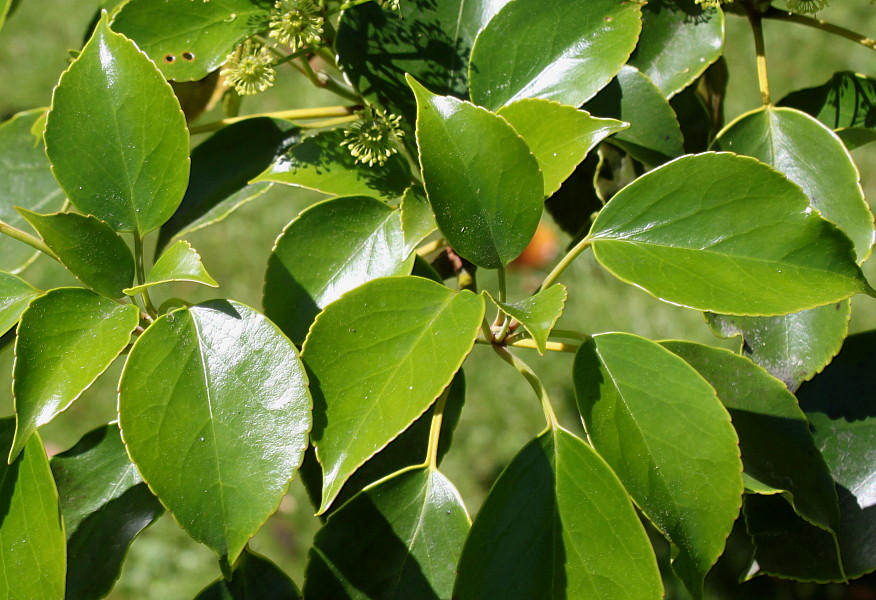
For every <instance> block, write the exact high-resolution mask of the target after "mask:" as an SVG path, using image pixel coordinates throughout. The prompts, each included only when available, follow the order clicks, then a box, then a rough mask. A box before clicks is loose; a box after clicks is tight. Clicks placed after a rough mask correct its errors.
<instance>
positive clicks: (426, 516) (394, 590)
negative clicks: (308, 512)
mask: <svg viewBox="0 0 876 600" xmlns="http://www.w3.org/2000/svg"><path fill="white" fill-rule="evenodd" d="M469 526H470V521H469V517H468V513H467V512H466V510H465V505H464V504H463V502H462V498H461V497H460V496H459V492H457V491H456V488H454V487H453V484H452V483H450V481H449V480H448V479H447V478H446V477H444V475H442V474H441V473H440V472H438V471H433V470H432V469H430V468H428V467H420V468H412V469H408V470H405V471H402V472H400V473H396V474H395V475H392V476H390V477H388V478H386V479H384V480H382V481H380V482H378V483H376V484H375V485H373V486H371V487H368V488H366V489H365V490H364V491H362V492H359V493H358V494H357V495H356V496H354V497H353V498H352V499H351V500H350V501H349V502H347V503H346V504H344V505H343V506H342V507H341V508H339V509H338V510H337V511H335V512H334V513H333V514H332V515H331V516H330V517H329V519H328V521H327V522H326V523H325V525H323V527H322V529H320V530H319V532H318V533H317V534H316V537H315V538H314V540H313V546H312V547H311V549H310V560H309V562H308V564H307V571H306V573H305V576H304V579H305V585H304V593H305V595H307V596H308V597H310V598H336V599H341V598H349V599H351V600H352V599H361V600H367V599H370V598H386V599H390V598H397V599H399V600H401V599H408V598H449V597H450V594H451V592H452V591H453V580H454V577H455V575H456V562H457V560H458V559H459V554H460V552H461V550H462V544H463V542H464V541H465V536H466V534H467V533H468V530H469Z"/></svg>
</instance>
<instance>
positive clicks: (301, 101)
mask: <svg viewBox="0 0 876 600" xmlns="http://www.w3.org/2000/svg"><path fill="white" fill-rule="evenodd" d="M98 4H99V2H98V0H91V1H85V0H82V1H76V2H73V1H71V0H43V1H42V2H36V1H34V0H24V1H23V2H22V5H21V7H20V8H19V10H18V11H17V12H16V13H15V14H14V15H13V16H12V17H11V18H10V19H9V21H8V22H7V24H6V26H5V28H4V29H3V31H2V32H0V82H2V83H0V85H2V88H0V89H2V90H3V92H2V94H0V116H2V118H6V117H8V116H10V115H11V114H14V113H15V112H18V111H21V110H25V109H29V108H34V107H39V106H48V105H49V103H50V101H51V90H52V87H53V86H54V84H55V83H56V81H57V79H58V77H59V76H60V73H61V72H62V71H63V69H64V68H65V67H66V65H67V59H68V53H67V50H68V49H78V48H80V46H81V44H82V41H83V40H82V37H83V34H84V31H85V30H86V27H87V25H88V23H89V22H90V21H91V19H92V18H93V16H94V13H95V10H96V7H97V5H98ZM874 10H876V8H874V7H873V6H872V5H871V3H870V2H869V1H868V0H834V6H832V7H830V8H828V9H827V10H825V11H823V13H822V14H820V15H819V16H820V17H821V18H825V19H828V20H832V21H835V22H837V23H839V24H842V25H845V26H847V27H850V28H852V29H856V30H862V33H865V34H872V33H874V32H873V26H874V25H876V19H874V17H873V15H874ZM727 21H728V22H727V51H726V56H727V59H728V62H729V68H730V73H731V78H730V84H729V95H728V98H727V106H726V109H727V110H726V117H727V120H728V122H729V121H730V120H732V119H733V118H735V117H736V116H738V115H739V114H741V113H742V112H745V111H748V110H752V109H755V108H757V107H759V105H760V97H759V93H758V89H757V81H756V76H755V71H754V50H753V41H752V38H751V32H750V30H749V29H748V25H747V23H746V22H745V21H744V20H743V19H740V18H738V17H736V16H734V15H728V18H727ZM765 34H766V37H767V52H768V60H769V66H770V80H771V85H772V90H773V97H774V99H776V100H777V99H779V98H782V97H783V96H784V95H785V94H786V93H787V92H789V91H791V90H794V89H799V88H802V87H811V86H814V85H820V84H821V83H823V82H825V81H826V80H827V79H828V78H829V77H830V75H831V74H832V73H833V72H834V71H838V70H853V71H857V72H861V73H864V74H867V75H871V76H874V75H876V73H874V72H873V70H872V68H873V67H872V65H873V57H874V55H873V53H872V51H869V50H867V49H865V48H862V47H859V46H856V45H855V44H853V43H851V42H848V41H845V40H842V39H839V38H834V37H831V36H829V35H827V34H825V33H822V32H819V31H815V30H812V29H806V28H803V27H801V26H798V25H793V24H785V23H774V22H767V23H765ZM337 103H338V102H337V100H336V99H335V98H334V97H333V96H328V95H324V94H323V93H321V92H319V91H316V90H313V89H312V88H311V87H310V86H309V84H308V83H307V82H306V81H305V80H304V79H303V78H302V77H300V76H299V75H298V74H297V72H295V71H293V70H291V69H289V70H288V72H287V73H286V74H285V75H284V76H282V77H280V78H279V83H278V85H277V86H276V87H275V88H273V89H272V90H270V91H269V92H268V93H266V94H264V95H262V96H261V97H258V98H257V99H255V100H247V101H246V103H245V105H244V107H243V109H244V113H255V112H263V111H270V110H280V109H285V108H294V107H303V106H319V105H323V104H337ZM215 118H219V117H218V116H217V115H215V114H213V115H206V116H204V117H202V119H201V121H202V122H203V121H209V120H213V119H215ZM203 139H204V138H203V137H200V138H195V139H194V140H193V143H195V144H197V143H199V142H200V141H202V140H203ZM854 157H855V159H856V161H857V163H858V165H859V168H860V170H861V171H862V182H863V185H864V188H865V192H866V194H867V197H868V198H870V199H872V198H876V168H874V167H876V144H872V145H871V146H870V147H865V148H862V149H860V150H857V151H856V152H855V154H854ZM321 197H322V196H321V195H320V194H316V193H312V192H307V191H302V190H297V189H295V188H289V187H280V186H277V187H276V188H274V189H273V190H272V191H271V192H269V193H268V194H266V195H265V196H262V197H261V198H259V199H257V200H256V201H254V202H252V203H251V204H248V205H247V206H245V207H244V208H242V209H241V210H239V211H238V212H237V213H235V214H234V215H232V216H231V217H230V218H229V219H228V220H226V221H224V222H222V223H219V224H217V225H215V226H213V227H210V228H207V229H204V230H200V231H197V232H195V233H193V234H191V235H189V236H187V239H188V240H189V241H190V242H191V243H192V244H193V245H194V247H195V248H197V249H198V250H199V251H200V253H201V255H202V257H203V259H204V262H205V264H206V266H207V268H208V270H209V271H210V272H211V274H212V275H213V276H214V277H215V278H216V280H217V281H219V282H220V284H221V287H220V288H219V290H207V289H206V288H196V287H194V286H186V285H179V286H177V287H176V288H173V289H171V290H170V291H169V292H168V293H166V294H165V296H167V297H170V296H179V297H184V298H187V299H190V300H202V299H206V298H209V297H215V296H222V297H229V298H234V299H236V300H239V301H242V302H244V303H247V304H250V305H252V306H254V307H260V306H261V290H262V277H263V274H264V269H265V266H266V264H267V257H268V255H269V253H270V250H271V247H272V245H273V242H274V239H275V238H276V236H277V235H278V234H279V233H280V231H281V230H282V228H283V227H284V226H285V225H286V223H288V222H289V221H290V220H291V219H292V218H294V217H295V216H296V215H297V214H298V212H299V211H300V210H301V209H302V208H304V207H306V206H308V205H309V204H311V203H312V202H314V201H316V200H318V199H320V198H321ZM567 241H568V240H567V239H565V238H563V237H562V236H561V237H560V244H561V245H564V244H565V243H566V242H567ZM153 243H154V242H153ZM874 265H876V261H870V265H869V266H867V268H866V270H867V271H868V275H869V277H870V279H871V281H873V280H874V275H876V273H874V271H876V267H874ZM543 276H544V273H541V272H539V271H538V270H532V269H518V270H516V271H514V272H513V273H512V276H511V277H510V281H511V285H512V290H511V292H510V297H511V298H514V297H515V296H516V297H521V296H522V295H523V294H528V293H530V292H531V291H532V289H534V288H535V287H536V286H537V285H538V283H539V282H540V281H541V279H542V278H543ZM26 277H28V278H29V279H30V280H32V281H33V282H34V283H35V284H37V285H40V286H43V287H52V286H58V285H67V284H73V285H75V280H73V279H72V277H70V276H69V275H67V274H66V273H65V272H64V271H63V270H62V269H60V268H59V267H58V266H57V265H55V264H54V263H51V262H50V261H38V262H37V263H36V264H35V265H34V266H33V267H31V268H30V269H29V270H28V272H27V273H26ZM562 281H563V282H564V283H565V284H566V285H568V286H569V288H570V290H569V291H570V294H569V295H570V302H569V303H568V304H567V307H566V312H565V314H564V316H563V318H562V320H561V322H560V325H559V327H562V328H565V329H577V330H579V331H584V332H588V333H596V332H603V331H627V332H631V333H636V334H639V335H643V336H646V337H649V338H652V339H664V338H681V339H687V340H693V341H699V342H704V343H711V344H716V345H724V346H728V345H729V344H730V342H727V341H722V340H717V339H716V338H715V337H714V336H712V335H711V334H710V333H709V330H708V328H707V327H706V326H705V324H704V322H703V319H702V317H701V315H700V314H699V313H697V312H695V311H691V310H687V309H683V308H679V307H675V306H670V305H667V304H663V303H661V302H659V301H657V300H654V299H653V298H652V297H651V296H649V295H648V294H646V293H645V292H642V291H641V290H639V289H637V288H633V287H631V286H627V285H625V284H622V283H620V282H619V281H617V280H615V279H614V278H613V277H611V276H610V275H609V274H608V273H607V272H606V271H604V270H602V269H601V268H600V267H598V266H597V265H596V264H595V261H594V260H593V259H592V256H590V255H589V254H587V255H585V256H582V257H581V258H579V259H578V260H577V262H576V263H575V264H574V265H573V266H572V268H571V269H570V270H569V271H567V273H566V274H565V276H564V277H563V279H562ZM480 283H481V285H482V286H483V287H488V288H489V287H491V286H493V284H494V280H493V278H492V276H491V274H490V273H481V280H480ZM161 300H162V298H159V299H158V302H160V301H161ZM872 328H876V307H874V305H873V303H872V301H868V299H866V298H859V299H856V300H855V301H854V311H853V317H852V330H853V331H859V330H863V329H872ZM525 358H526V360H528V361H529V362H530V364H532V365H533V367H534V368H535V369H536V371H537V372H538V373H539V374H540V375H541V376H542V377H543V379H544V381H545V383H546V385H547V386H548V389H549V391H550V393H551V396H552V398H553V399H554V403H555V404H556V405H557V406H558V409H559V410H560V413H561V419H562V420H563V421H564V423H565V425H566V426H567V427H569V428H570V429H573V430H577V431H580V425H579V424H578V422H577V420H576V419H575V418H574V417H573V413H574V398H573V394H572V390H571V387H570V378H569V372H570V369H571V360H572V355H567V354H561V355H551V356H547V357H543V358H540V357H538V356H537V355H536V354H535V353H534V352H533V353H527V355H526V356H525ZM11 363H12V351H11V348H6V349H5V350H3V351H2V352H0V374H2V375H0V382H5V383H0V415H9V414H12V402H11V392H10V385H9V375H8V374H9V373H10V368H11ZM120 370H121V365H120V364H118V363H117V364H114V365H113V366H112V367H111V368H110V369H109V371H108V372H107V373H106V374H105V375H104V376H103V377H102V378H101V379H100V380H99V381H98V382H97V383H96V384H95V385H94V386H93V387H92V388H91V389H90V390H88V391H87V392H86V393H85V394H84V395H83V397H82V398H81V399H80V400H78V401H77V403H76V404H75V405H74V406H73V407H72V408H71V409H70V410H68V411H67V412H66V413H65V414H64V415H62V416H61V417H59V418H57V419H56V420H55V422H54V423H52V424H50V425H49V426H47V427H45V428H43V429H42V434H43V439H44V441H45V442H46V444H47V446H48V447H49V448H50V449H51V450H52V451H54V452H57V451H61V450H64V449H66V448H68V447H70V446H71V445H73V443H74V442H75V441H76V440H77V439H79V437H81V436H82V435H83V434H84V433H85V432H87V431H89V430H90V429H92V428H94V427H96V426H99V425H101V424H103V423H106V422H107V421H110V420H113V419H114V418H115V402H116V400H115V382H116V381H118V376H119V373H120ZM466 374H467V376H468V377H467V378H468V399H467V403H466V408H465V410H464V411H463V415H462V420H461V422H460V425H459V428H458V430H457V434H456V435H455V438H454V450H453V451H452V452H450V453H449V454H448V456H447V458H446V460H445V462H444V465H443V468H442V470H443V471H444V472H445V473H446V474H447V475H448V477H449V478H450V479H451V480H452V481H454V483H455V484H456V485H457V487H458V488H459V490H460V492H461V494H462V496H463V498H465V499H466V502H467V504H468V507H469V510H470V511H471V513H472V514H473V515H474V514H475V513H476V512H477V508H478V507H479V506H480V504H481V502H482V500H483V498H484V496H485V494H486V492H487V490H488V489H489V486H490V484H491V483H492V481H493V480H494V479H495V477H496V476H497V475H498V473H499V472H500V471H501V469H502V467H503V466H504V465H505V464H507V462H508V461H509V460H510V459H511V458H512V457H513V456H514V454H515V453H516V452H517V451H518V450H519V449H520V448H521V447H522V446H523V445H524V444H525V443H526V442H527V441H528V440H529V439H531V438H532V437H533V436H534V435H535V434H537V433H538V432H539V431H540V430H541V429H542V427H543V425H542V422H543V418H542V415H541V410H540V408H539V406H538V403H537V402H536V401H535V398H534V397H533V395H532V393H531V391H530V390H529V388H528V386H527V385H526V384H525V382H524V381H523V380H522V379H520V378H519V377H518V376H517V375H516V374H515V372H514V371H513V370H512V369H511V368H510V367H508V366H506V365H505V364H504V363H502V362H501V361H499V360H498V359H497V358H496V357H494V356H492V353H491V352H490V351H489V349H485V348H483V347H478V348H476V349H475V350H474V352H473V353H472V355H471V357H470V359H469V360H468V362H467V363H466ZM312 512H313V511H312V509H311V507H310V505H309V503H308V501H307V499H306V496H305V494H304V492H303V489H302V488H301V486H300V484H299V483H298V482H297V481H296V482H294V483H293V485H292V488H291V491H290V494H289V495H288V496H287V498H286V499H285V500H284V502H283V504H282V505H281V507H280V511H279V512H278V513H277V514H276V515H274V516H273V517H271V519H270V520H269V521H268V523H267V525H266V526H265V527H264V528H263V529H262V531H261V532H260V533H259V534H258V535H257V536H256V538H255V539H254V540H253V542H252V547H253V548H254V549H255V550H256V551H257V552H261V553H263V554H266V555H267V556H268V557H270V558H271V559H272V560H274V561H275V562H277V563H278V564H279V565H280V566H281V567H283V568H284V569H285V570H286V571H287V572H288V573H290V575H291V576H292V577H293V578H294V579H295V580H296V582H298V583H299V584H301V582H302V574H303V570H304V566H305V563H306V552H307V548H308V547H309V545H310V539H311V537H312V536H313V534H314V532H315V531H316V529H317V528H318V521H317V520H316V519H315V518H314V517H313V516H312ZM657 545H658V549H659V551H660V554H661V560H662V565H661V566H662V567H666V565H667V563H668V549H667V547H666V544H665V543H661V542H660V541H657ZM742 552H743V551H742V550H739V551H734V552H732V553H728V556H727V558H726V560H725V562H726V563H727V566H726V568H723V569H720V568H719V569H716V570H715V572H714V574H713V575H711V576H710V578H709V583H710V590H711V591H710V592H709V597H710V598H716V599H748V598H751V599H755V598H774V599H776V600H783V599H788V600H790V599H792V598H799V599H801V600H802V599H813V600H814V599H816V598H823V599H839V598H844V597H847V596H846V595H845V594H846V591H845V588H844V587H843V586H830V587H823V588H819V587H817V586H814V585H805V584H797V585H791V586H779V587H776V586H775V585H773V584H770V583H764V582H758V581H757V580H756V581H755V582H752V583H748V584H745V585H742V586H737V585H735V582H734V581H733V577H734V576H735V574H736V570H738V569H742V568H744V562H745V556H744V555H743V554H742ZM218 574H219V571H218V567H217V564H216V561H215V559H214V556H213V555H212V553H211V552H210V551H209V550H208V549H207V548H206V547H204V546H201V545H199V544H196V543H195V542H193V541H192V540H190V539H189V538H188V536H187V535H186V534H185V533H184V532H183V531H182V529H180V528H179V527H178V526H177V525H176V524H175V523H174V522H173V520H172V518H171V517H169V516H167V515H165V517H163V518H162V519H160V520H159V521H158V522H157V523H156V524H154V525H153V526H152V527H150V528H149V529H148V530H146V531H145V532H144V533H143V534H141V536H140V537H139V538H138V539H137V540H136V541H135V543H134V544H133V546H132V549H131V553H130V555H129V558H128V560H127V563H126V565H125V567H124V570H123V572H122V576H121V579H120V581H119V583H118V585H117V586H116V589H115V591H114V592H113V593H112V595H111V596H110V597H111V598H114V599H116V600H141V599H144V600H145V599H156V600H157V599H161V600H165V599H171V600H172V599H176V598H180V599H185V598H192V597H194V595H195V594H196V593H197V592H198V591H199V590H200V589H201V588H203V587H204V586H205V585H207V584H208V583H209V582H210V581H211V580H213V579H214V578H216V577H217V576H218ZM766 590H769V591H768V592H767V591H766ZM765 594H768V595H765ZM667 597H668V598H671V599H676V598H677V599H683V598H687V595H686V594H685V593H684V592H683V591H681V590H680V586H679V585H678V584H677V583H676V582H674V580H672V579H671V576H670V578H669V579H667ZM866 597H867V596H862V598H866Z"/></svg>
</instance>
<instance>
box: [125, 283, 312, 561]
mask: <svg viewBox="0 0 876 600" xmlns="http://www.w3.org/2000/svg"><path fill="white" fill-rule="evenodd" d="M310 408H311V404H310V394H309V392H308V390H307V376H306V375H305V373H304V368H303V366H302V365H301V362H300V361H299V359H298V353H297V352H296V350H295V347H294V346H293V345H292V343H291V342H289V340H288V339H287V338H286V337H285V336H284V335H283V334H282V333H281V332H280V330H279V329H278V328H277V327H276V326H275V325H274V324H273V323H271V322H270V321H269V320H268V319H266V318H265V317H264V316H263V315H261V314H259V313H258V312H256V311H255V310H253V309H251V308H249V307H247V306H244V305H242V304H238V303H236V302H227V301H225V300H215V301H211V302H206V303H204V304H199V305H197V306H193V307H191V308H186V309H181V310H178V311H175V312H172V313H170V314H167V315H163V316H162V317H160V318H159V319H157V320H156V321H155V322H154V323H153V324H152V325H151V326H150V327H149V329H147V330H146V332H145V333H144V334H143V335H141V336H140V338H139V339H138V340H137V342H136V343H135V344H134V347H133V348H132V349H131V352H130V354H129V356H128V361H127V363H126V364H125V369H124V371H123V372H122V378H121V382H120V384H119V422H120V426H121V429H122V436H123V437H124V440H125V444H126V445H127V447H128V453H129V454H130V455H131V458H132V459H133V461H134V463H135V464H136V465H137V468H138V469H139V470H140V473H141V474H142V476H143V479H144V480H146V482H147V483H148V484H149V487H150V488H151V489H152V490H153V491H154V492H155V494H156V495H157V496H158V497H159V499H160V500H161V502H162V504H164V505H165V506H166V507H167V508H168V509H169V510H170V511H171V512H172V513H173V514H174V516H175V517H176V519H177V521H178V522H179V523H180V525H182V526H183V527H184V528H185V529H186V531H188V533H189V535H191V536H192V537H193V538H194V539H195V540H196V541H199V542H203V543H204V544H206V545H207V546H209V547H210V548H211V549H212V550H214V551H215V552H216V554H218V555H219V557H220V560H221V562H222V564H223V567H224V570H225V571H226V572H225V575H226V576H228V575H229V573H228V572H227V571H228V570H229V569H228V567H229V566H230V565H231V564H233V563H234V561H235V559H236V558H237V556H238V555H239V554H240V552H241V551H242V550H243V548H244V546H245V545H246V543H247V541H248V540H249V538H251V537H252V536H253V535H254V534H255V532H256V531H257V530H258V529H259V527H261V525H262V524H263V523H264V522H265V520H266V519H267V518H268V517H269V516H270V515H271V514H272V513H273V512H274V511H275V510H276V509H277V507H278V505H279V504H280V500H281V499H282V498H283V496H284V495H285V493H286V489H287V488H288V486H289V482H290V481H291V480H292V477H293V476H294V475H295V471H296V470H297V469H298V467H299V465H300V464H301V460H302V458H303V456H304V449H305V448H306V447H307V433H308V431H309V430H310V426H311V417H310Z"/></svg>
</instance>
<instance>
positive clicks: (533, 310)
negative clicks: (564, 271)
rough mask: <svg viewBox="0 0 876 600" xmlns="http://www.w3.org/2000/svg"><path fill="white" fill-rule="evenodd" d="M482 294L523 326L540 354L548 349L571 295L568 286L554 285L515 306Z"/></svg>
mask: <svg viewBox="0 0 876 600" xmlns="http://www.w3.org/2000/svg"><path fill="white" fill-rule="evenodd" d="M482 293H483V294H485V295H486V296H487V297H488V298H489V299H490V300H491V301H492V302H493V303H494V304H495V305H496V306H498V307H499V310H501V311H502V312H503V313H505V314H506V315H508V316H509V317H511V318H512V319H514V320H516V321H518V322H519V323H520V324H521V325H523V327H524V329H526V331H528V332H529V335H531V336H532V339H533V340H535V345H536V347H537V349H538V353H539V354H544V352H545V350H546V349H547V341H548V336H549V335H550V333H551V330H552V329H553V328H554V325H556V323H557V319H559V318H560V315H562V314H563V307H564V306H565V304H566V298H567V297H568V295H569V294H568V292H567V291H566V286H564V285H563V284H562V283H559V284H557V285H552V286H551V287H549V288H547V289H546V290H541V291H540V292H538V293H537V294H534V295H532V296H529V297H528V298H524V299H523V300H521V301H520V302H515V303H514V304H509V303H507V302H499V301H498V300H496V299H495V298H493V296H491V295H490V293H489V292H487V291H484V292H482Z"/></svg>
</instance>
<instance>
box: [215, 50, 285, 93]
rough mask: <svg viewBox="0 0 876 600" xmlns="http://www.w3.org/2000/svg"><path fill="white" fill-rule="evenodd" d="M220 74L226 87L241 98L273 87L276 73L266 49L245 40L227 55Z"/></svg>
mask: <svg viewBox="0 0 876 600" xmlns="http://www.w3.org/2000/svg"><path fill="white" fill-rule="evenodd" d="M220 74H221V75H222V76H223V77H224V78H225V85H226V86H228V87H233V88H234V89H235V90H237V93H238V94H240V95H241V96H252V95H254V94H258V93H259V92H264V91H265V90H266V89H268V88H269V87H271V86H272V85H274V77H275V76H276V74H277V72H276V71H275V70H274V65H273V59H272V58H271V54H270V52H268V49H267V48H265V47H264V46H262V45H261V44H256V43H254V42H253V41H251V40H247V41H246V42H244V43H243V44H242V45H241V46H238V47H237V50H235V51H234V52H232V53H231V54H229V55H228V58H227V59H225V67H224V68H223V69H222V71H221V73H220Z"/></svg>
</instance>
